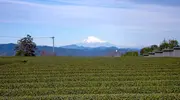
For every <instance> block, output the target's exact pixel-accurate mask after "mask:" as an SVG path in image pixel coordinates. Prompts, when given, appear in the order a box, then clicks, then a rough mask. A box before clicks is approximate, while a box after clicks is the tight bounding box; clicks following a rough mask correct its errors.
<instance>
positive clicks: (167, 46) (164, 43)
mask: <svg viewBox="0 0 180 100" xmlns="http://www.w3.org/2000/svg"><path fill="white" fill-rule="evenodd" d="M168 48H169V43H168V42H167V41H166V40H165V39H164V40H163V42H162V43H161V44H160V46H159V50H163V49H168Z"/></svg>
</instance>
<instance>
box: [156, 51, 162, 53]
mask: <svg viewBox="0 0 180 100" xmlns="http://www.w3.org/2000/svg"><path fill="white" fill-rule="evenodd" d="M155 53H163V51H156V52H155Z"/></svg>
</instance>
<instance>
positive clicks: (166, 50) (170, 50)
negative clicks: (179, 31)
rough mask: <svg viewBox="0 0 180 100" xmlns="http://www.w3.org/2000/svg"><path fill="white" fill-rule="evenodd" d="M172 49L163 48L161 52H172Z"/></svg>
mask: <svg viewBox="0 0 180 100" xmlns="http://www.w3.org/2000/svg"><path fill="white" fill-rule="evenodd" d="M173 51H174V50H173V49H164V50H163V52H173Z"/></svg>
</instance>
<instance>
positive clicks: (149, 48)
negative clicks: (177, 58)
mask: <svg viewBox="0 0 180 100" xmlns="http://www.w3.org/2000/svg"><path fill="white" fill-rule="evenodd" d="M152 51H153V50H152V49H151V47H145V48H142V49H141V51H140V54H141V55H143V54H148V53H149V52H152Z"/></svg>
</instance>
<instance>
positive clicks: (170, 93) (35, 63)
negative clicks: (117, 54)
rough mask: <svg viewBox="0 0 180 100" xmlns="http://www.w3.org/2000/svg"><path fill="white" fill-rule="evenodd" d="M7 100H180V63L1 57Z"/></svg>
mask: <svg viewBox="0 0 180 100" xmlns="http://www.w3.org/2000/svg"><path fill="white" fill-rule="evenodd" d="M0 72H1V73H0V99H2V100H40V99H42V100H61V99H62V100H64V99H65V100H67V99H68V100H121V99H126V100H129V99H132V100H180V58H143V57H122V58H108V57H97V58H90V57H0Z"/></svg>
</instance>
